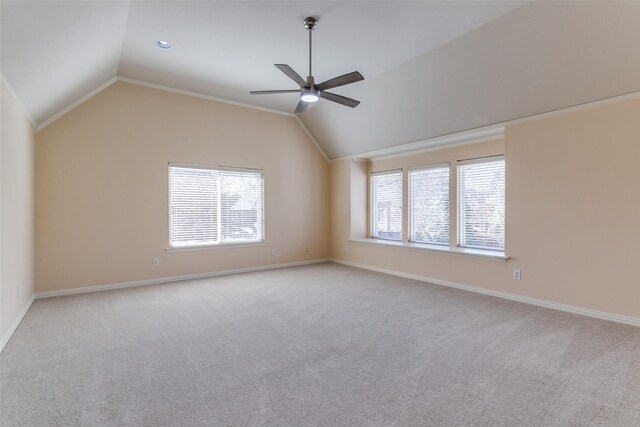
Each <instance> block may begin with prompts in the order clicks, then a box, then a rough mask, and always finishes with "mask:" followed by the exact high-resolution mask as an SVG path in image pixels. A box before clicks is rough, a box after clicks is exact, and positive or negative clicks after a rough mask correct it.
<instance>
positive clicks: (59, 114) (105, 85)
mask: <svg viewBox="0 0 640 427" xmlns="http://www.w3.org/2000/svg"><path fill="white" fill-rule="evenodd" d="M117 81H118V78H117V77H112V78H110V79H109V80H107V81H106V82H104V83H102V84H101V85H100V86H98V87H97V88H95V89H93V90H92V91H91V92H89V93H87V94H86V95H84V96H82V97H80V98H79V99H77V100H75V101H74V102H72V103H71V104H69V105H67V106H66V107H64V108H63V109H62V110H60V111H58V112H57V113H55V114H54V115H53V116H51V117H49V118H48V119H47V120H45V121H43V122H42V123H40V124H39V125H38V128H37V129H36V132H40V131H41V130H42V129H44V128H46V127H47V126H49V125H50V124H51V123H53V122H55V121H56V120H58V119H59V118H60V117H62V116H64V115H65V114H67V113H68V112H69V111H71V110H73V109H74V108H76V107H77V106H78V105H80V104H82V103H84V102H85V101H88V100H89V99H91V98H93V97H94V96H96V95H97V94H98V93H100V92H102V91H103V90H105V89H106V88H108V87H109V86H111V85H112V84H114V83H115V82H117Z"/></svg>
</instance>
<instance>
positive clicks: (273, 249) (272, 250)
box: [271, 248, 278, 256]
mask: <svg viewBox="0 0 640 427" xmlns="http://www.w3.org/2000/svg"><path fill="white" fill-rule="evenodd" d="M276 253H278V251H276V248H272V249H271V256H276Z"/></svg>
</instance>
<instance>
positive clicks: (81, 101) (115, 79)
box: [34, 76, 295, 132]
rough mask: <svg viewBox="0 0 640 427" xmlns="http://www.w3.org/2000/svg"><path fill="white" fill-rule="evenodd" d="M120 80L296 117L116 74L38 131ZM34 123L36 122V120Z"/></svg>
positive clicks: (50, 118) (40, 125)
mask: <svg viewBox="0 0 640 427" xmlns="http://www.w3.org/2000/svg"><path fill="white" fill-rule="evenodd" d="M118 81H120V82H123V83H129V84H134V85H138V86H144V87H149V88H152V89H158V90H162V91H165V92H172V93H178V94H181V95H186V96H193V97H195V98H201V99H206V100H208V101H214V102H220V103H223V104H231V105H235V106H237V107H244V108H250V109H252V110H259V111H264V112H267V113H273V114H278V115H281V116H287V117H295V114H293V113H285V112H283V111H279V110H272V109H269V108H263V107H257V106H255V105H250V104H244V103H242V102H235V101H229V100H228V99H224V98H217V97H215V96H209V95H204V94H201V93H198V92H191V91H188V90H182V89H176V88H173V87H170V86H163V85H158V84H155V83H149V82H145V81H142V80H135V79H130V78H127V77H120V76H115V77H112V78H110V79H109V80H107V81H106V82H104V83H103V84H101V85H100V86H98V87H97V88H95V89H93V90H92V91H91V92H89V93H87V94H86V95H84V96H82V97H81V98H79V99H78V100H76V101H74V102H73V103H71V104H69V105H68V106H66V107H65V108H63V109H62V110H60V111H58V112H57V113H55V114H54V115H52V116H51V117H49V118H48V119H46V120H45V121H43V122H42V123H40V124H39V125H37V126H36V132H39V131H40V130H42V129H44V128H45V127H47V126H49V125H50V124H51V123H53V122H54V121H56V120H58V119H59V118H60V117H62V116H64V115H65V114H67V113H68V112H69V111H71V110H73V109H74V108H76V107H77V106H78V105H80V104H82V103H83V102H85V101H87V100H88V99H89V98H92V97H93V96H95V95H97V94H98V93H100V92H101V91H103V90H105V89H106V88H108V87H109V86H111V85H112V84H114V83H115V82H118ZM34 124H35V122H34Z"/></svg>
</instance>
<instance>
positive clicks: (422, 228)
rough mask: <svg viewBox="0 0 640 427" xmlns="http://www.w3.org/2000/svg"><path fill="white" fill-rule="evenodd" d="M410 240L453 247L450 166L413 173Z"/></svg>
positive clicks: (410, 186) (410, 202)
mask: <svg viewBox="0 0 640 427" xmlns="http://www.w3.org/2000/svg"><path fill="white" fill-rule="evenodd" d="M409 241H411V242H417V243H431V244H437V245H448V244H449V164H444V165H434V166H431V167H428V168H424V169H413V170H410V171H409Z"/></svg>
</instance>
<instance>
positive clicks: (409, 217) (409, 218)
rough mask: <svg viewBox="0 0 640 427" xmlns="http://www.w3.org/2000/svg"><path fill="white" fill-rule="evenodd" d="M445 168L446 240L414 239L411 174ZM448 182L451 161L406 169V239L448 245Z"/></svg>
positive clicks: (449, 213) (449, 179)
mask: <svg viewBox="0 0 640 427" xmlns="http://www.w3.org/2000/svg"><path fill="white" fill-rule="evenodd" d="M445 168H446V170H447V203H448V205H447V214H446V217H447V222H446V232H447V241H446V242H435V241H433V242H427V241H423V240H414V239H413V236H414V232H415V224H414V218H413V217H414V210H413V208H414V204H415V200H414V197H413V196H414V194H413V186H412V182H413V181H412V174H413V173H418V172H421V171H425V170H429V169H445ZM450 183H451V163H449V162H445V163H436V164H431V165H425V166H417V167H411V168H409V171H408V176H407V185H408V191H407V210H408V213H407V222H408V224H407V226H408V241H409V242H414V243H420V244H427V245H440V246H449V245H450V242H451V230H450V216H451V191H450Z"/></svg>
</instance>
